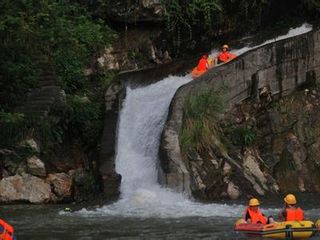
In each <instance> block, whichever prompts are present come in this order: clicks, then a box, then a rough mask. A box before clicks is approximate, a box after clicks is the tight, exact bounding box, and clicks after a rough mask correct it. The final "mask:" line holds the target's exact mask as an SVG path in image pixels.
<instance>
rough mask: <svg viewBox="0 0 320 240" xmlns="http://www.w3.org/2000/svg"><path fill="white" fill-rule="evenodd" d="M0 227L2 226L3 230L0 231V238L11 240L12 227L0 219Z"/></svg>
mask: <svg viewBox="0 0 320 240" xmlns="http://www.w3.org/2000/svg"><path fill="white" fill-rule="evenodd" d="M0 227H1V228H3V232H0V239H1V240H13V227H12V226H11V225H10V224H8V223H6V222H5V221H3V220H2V219H0Z"/></svg>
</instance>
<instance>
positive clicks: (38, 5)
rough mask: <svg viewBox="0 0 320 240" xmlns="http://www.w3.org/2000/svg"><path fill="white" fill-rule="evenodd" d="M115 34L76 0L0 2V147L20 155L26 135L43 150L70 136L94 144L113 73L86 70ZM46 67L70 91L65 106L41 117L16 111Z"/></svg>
mask: <svg viewBox="0 0 320 240" xmlns="http://www.w3.org/2000/svg"><path fill="white" fill-rule="evenodd" d="M115 37H116V35H115V33H114V32H113V31H112V30H111V29H110V28H109V27H108V26H106V25H105V23H104V22H103V21H102V20H100V19H99V18H96V17H93V16H92V15H91V13H90V12H89V11H88V10H87V9H86V8H85V7H83V6H82V5H81V4H80V3H78V2H77V1H69V0H53V1H47V0H39V1H35V0H31V1H22V0H18V1H9V0H3V1H1V2H0V131H1V137H0V150H1V149H6V150H9V151H13V152H14V153H15V154H17V152H18V151H19V148H20V146H19V145H20V143H21V141H22V140H23V139H25V138H26V137H34V138H36V139H38V140H40V142H41V144H42V150H43V151H44V152H47V151H50V150H52V149H53V148H54V146H55V144H62V143H63V142H64V141H66V140H72V141H76V142H78V143H80V144H81V145H82V146H83V147H84V148H85V149H89V148H91V149H92V148H94V147H96V145H97V141H98V139H99V138H100V134H101V132H102V131H101V126H102V116H103V104H104V101H103V91H104V89H105V88H106V87H108V85H109V84H110V81H111V79H112V77H113V75H112V74H110V73H109V72H106V71H104V70H102V69H95V70H96V72H97V73H95V74H94V75H91V76H85V75H84V69H85V68H86V67H90V66H91V65H92V59H93V58H94V57H96V56H97V54H99V52H101V51H103V50H104V49H105V47H108V46H109V45H110V44H111V43H112V41H113V40H114V39H115ZM43 71H44V72H53V73H54V74H55V75H56V77H57V80H58V84H59V85H60V86H61V87H62V88H63V89H64V90H65V92H66V93H67V104H66V106H64V107H62V106H60V109H59V110H57V109H56V108H55V109H54V110H53V111H52V112H51V113H50V116H49V117H48V118H47V119H43V120H41V122H39V120H38V121H37V122H34V121H33V120H32V119H29V118H27V117H26V116H24V115H23V114H20V113H12V111H13V109H14V108H15V107H16V106H18V105H20V104H21V103H23V102H24V101H25V98H26V96H27V93H28V91H30V90H31V89H32V88H35V87H36V86H37V83H38V79H39V75H40V74H41V72H43ZM79 96H81V97H79ZM82 99H87V101H86V102H81V101H82ZM57 108H59V107H57ZM61 108H63V109H61Z"/></svg>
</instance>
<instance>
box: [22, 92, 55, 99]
mask: <svg viewBox="0 0 320 240" xmlns="http://www.w3.org/2000/svg"><path fill="white" fill-rule="evenodd" d="M60 95H61V92H60V91H44V92H32V93H30V94H29V95H28V99H37V98H50V97H53V98H57V97H59V96H60Z"/></svg>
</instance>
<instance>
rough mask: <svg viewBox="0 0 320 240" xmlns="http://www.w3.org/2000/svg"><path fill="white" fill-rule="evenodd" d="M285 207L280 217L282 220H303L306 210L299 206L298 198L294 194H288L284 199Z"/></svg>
mask: <svg viewBox="0 0 320 240" xmlns="http://www.w3.org/2000/svg"><path fill="white" fill-rule="evenodd" d="M283 200H284V207H283V209H282V210H281V212H280V214H279V217H280V219H281V220H282V221H303V220H304V212H303V210H302V209H301V208H299V207H297V206H296V204H297V199H296V197H295V196H294V195H293V194H288V195H287V196H286V197H285V198H284V199H283Z"/></svg>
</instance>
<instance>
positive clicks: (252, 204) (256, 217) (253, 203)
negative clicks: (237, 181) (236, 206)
mask: <svg viewBox="0 0 320 240" xmlns="http://www.w3.org/2000/svg"><path fill="white" fill-rule="evenodd" d="M259 206H260V202H259V200H258V199H256V198H251V199H250V200H249V204H248V207H247V209H246V211H245V215H244V219H245V221H246V222H247V223H254V224H257V223H261V224H267V223H272V222H274V220H273V218H272V217H266V216H265V215H264V214H263V213H261V212H260V209H259Z"/></svg>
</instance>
